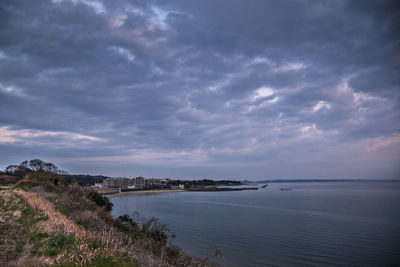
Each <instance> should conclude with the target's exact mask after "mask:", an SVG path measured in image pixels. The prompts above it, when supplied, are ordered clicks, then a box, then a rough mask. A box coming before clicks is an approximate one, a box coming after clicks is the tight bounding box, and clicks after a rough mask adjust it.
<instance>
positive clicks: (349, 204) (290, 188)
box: [111, 181, 400, 266]
mask: <svg viewBox="0 0 400 267" xmlns="http://www.w3.org/2000/svg"><path fill="white" fill-rule="evenodd" d="M253 186H254V185H253ZM258 186H259V187H260V188H259V190H254V191H253V190H251V191H250V190H248V191H228V192H165V193H149V194H147V193H141V194H127V195H121V196H118V197H114V198H111V201H112V203H113V204H114V207H113V211H112V214H113V216H119V215H123V214H128V215H133V214H136V215H137V214H139V216H141V217H142V218H145V219H149V218H151V217H156V218H158V219H159V220H160V222H161V223H165V224H167V225H168V226H169V228H170V229H171V230H172V231H173V232H174V233H175V234H176V237H175V239H173V240H172V243H171V244H172V245H177V246H179V247H180V248H181V249H182V250H183V251H185V252H186V253H188V254H190V255H193V256H196V257H200V258H204V259H205V258H209V261H211V262H214V263H218V264H220V265H222V266H400V182H396V181H386V182H371V181H368V182H360V181H358V182H293V183H290V182H289V183H287V182H286V183H270V184H268V186H267V187H266V188H261V184H260V185H258ZM215 254H217V255H216V256H215Z"/></svg>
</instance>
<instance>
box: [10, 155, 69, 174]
mask: <svg viewBox="0 0 400 267" xmlns="http://www.w3.org/2000/svg"><path fill="white" fill-rule="evenodd" d="M39 171H43V172H50V173H54V174H59V175H66V174H67V172H66V171H63V170H60V169H59V168H58V167H57V166H56V165H54V164H53V163H51V162H45V161H43V160H40V159H32V160H29V161H27V160H24V161H23V162H21V163H20V164H19V165H9V166H8V167H6V168H5V173H6V174H8V175H14V176H23V175H24V174H26V173H28V172H39Z"/></svg>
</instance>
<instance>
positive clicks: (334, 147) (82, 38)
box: [0, 0, 400, 178]
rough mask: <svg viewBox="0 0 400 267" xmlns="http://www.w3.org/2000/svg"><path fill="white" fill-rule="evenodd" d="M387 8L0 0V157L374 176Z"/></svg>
mask: <svg viewBox="0 0 400 267" xmlns="http://www.w3.org/2000/svg"><path fill="white" fill-rule="evenodd" d="M399 17H400V14H399V7H398V4H397V3H396V1H246V3H244V2H243V1H229V2H227V1H168V2H166V1H123V0H120V1H104V2H102V1H94V0H93V1H92V0H73V1H72V0H71V1H69V0H57V1H47V0H40V1H34V2H29V1H28V2H27V1H2V3H1V4H0V144H1V146H2V148H3V149H1V151H2V152H1V154H0V158H1V163H2V164H4V165H6V164H9V163H12V162H9V160H10V159H11V158H12V159H14V158H15V159H21V160H23V159H25V158H26V155H29V156H31V155H32V157H33V156H36V157H43V158H54V159H55V161H57V159H59V161H60V162H61V163H62V164H63V163H65V164H67V162H68V166H69V167H70V168H72V170H74V166H78V165H79V166H80V167H79V168H77V169H79V170H82V162H87V164H89V165H90V166H95V165H96V161H99V162H101V164H102V166H104V171H105V172H108V173H113V172H116V173H115V174H116V175H117V174H118V168H117V167H116V166H119V167H120V165H118V164H117V165H115V162H121V164H127V165H129V164H132V166H135V168H136V167H138V166H148V167H147V169H146V171H149V170H152V171H151V174H152V175H155V174H159V175H160V176H165V175H163V173H161V172H167V173H168V172H169V173H171V174H172V175H174V176H177V175H179V170H182V172H181V173H182V175H187V176H192V177H195V176H198V175H207V176H210V177H213V176H218V177H223V176H224V175H226V176H231V175H233V176H235V175H236V176H237V175H242V172H238V170H237V166H238V164H239V165H240V164H241V163H246V164H247V166H253V167H252V168H251V170H248V174H249V175H250V176H254V177H260V176H261V177H262V176H264V175H271V176H275V177H288V176H292V177H293V176H296V177H300V176H302V177H304V176H313V175H315V174H313V173H318V175H320V173H322V171H321V170H318V171H315V167H312V168H311V167H310V168H308V169H307V167H303V168H299V167H298V169H301V170H302V171H301V173H298V174H296V173H295V172H282V173H280V172H279V168H281V167H282V168H285V166H288V165H293V166H299V164H303V166H311V165H313V164H318V162H320V161H331V162H333V163H332V164H334V166H335V167H332V168H329V169H330V173H326V175H325V177H333V176H335V175H338V174H339V173H340V175H342V174H346V173H348V176H349V177H350V176H351V175H353V174H354V173H357V175H359V176H363V175H368V174H370V173H374V177H375V176H376V172H372V171H371V167H370V166H371V164H372V163H371V162H374V163H373V164H372V165H373V166H376V168H375V169H376V170H378V169H382V166H387V165H388V163H387V162H388V159H389V155H390V157H392V159H391V160H393V153H385V152H384V151H385V149H386V148H387V147H396V148H398V147H399V146H400V124H399V117H400V116H399V115H400V113H399V97H400V91H399V84H400V78H399V77H400V76H399V75H398V73H399V62H400V60H399V59H400V55H399V39H398V38H397V35H396V33H397V29H398V28H399V26H400V24H399V19H398V18H399ZM349 150H351V151H352V153H348V152H349ZM353 154H354V155H353ZM350 155H351V156H350ZM363 155H367V156H368V157H367V156H363ZM394 155H395V158H396V159H399V155H398V154H394ZM335 157H337V158H340V160H339V161H337V160H334V158H335ZM352 157H353V158H354V157H359V158H360V160H361V161H362V162H361V163H360V164H361V165H357V166H362V164H365V166H366V165H368V166H369V167H368V168H365V171H364V170H363V168H360V167H357V168H358V171H356V170H353V169H351V168H349V167H348V162H349V160H351V159H352ZM300 158H301V159H309V160H308V161H302V162H301V163H298V161H299V159H300ZM74 162H75V163H74ZM78 162H79V164H78ZM105 162H108V163H105ZM74 164H76V165H74ZM99 164H100V163H99ZM107 164H109V165H107ZM296 164H297V165H296ZM335 164H336V165H335ZM385 164H386V165H385ZM389 165H390V164H389ZM107 166H109V167H107ZM149 166H151V167H149ZM166 166H169V168H170V169H169V171H168V170H166V169H168V168H166ZM272 166H273V167H272ZM342 167H343V168H342ZM190 168H192V170H193V173H192V174H189V173H190V171H189V169H190ZM335 168H336V169H338V168H342V170H341V171H340V172H336V173H335V171H334V170H335ZM157 170H159V172H157ZM307 170H308V171H307ZM346 171H347V172H346ZM387 172H389V173H392V177H395V176H396V175H397V174H398V173H399V169H398V167H396V166H395V164H392V165H390V170H388V171H387ZM385 173H386V172H385ZM345 176H346V175H345ZM378 176H379V175H378ZM215 178H217V177H215Z"/></svg>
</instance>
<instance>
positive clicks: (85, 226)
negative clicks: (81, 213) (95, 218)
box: [76, 218, 89, 230]
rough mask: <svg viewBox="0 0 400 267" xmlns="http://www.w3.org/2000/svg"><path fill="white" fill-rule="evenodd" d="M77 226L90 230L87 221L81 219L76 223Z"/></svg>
mask: <svg viewBox="0 0 400 267" xmlns="http://www.w3.org/2000/svg"><path fill="white" fill-rule="evenodd" d="M76 224H77V225H79V226H81V227H83V228H84V229H86V230H88V229H89V223H88V222H87V221H85V220H82V219H81V218H79V219H78V220H77V221H76Z"/></svg>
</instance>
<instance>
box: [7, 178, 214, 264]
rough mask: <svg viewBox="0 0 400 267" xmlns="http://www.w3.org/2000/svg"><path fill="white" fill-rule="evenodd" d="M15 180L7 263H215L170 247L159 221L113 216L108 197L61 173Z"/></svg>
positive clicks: (10, 198)
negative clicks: (64, 177)
mask: <svg viewBox="0 0 400 267" xmlns="http://www.w3.org/2000/svg"><path fill="white" fill-rule="evenodd" d="M8 178H9V177H8ZM3 181H4V179H3ZM8 181H10V179H9V180H8ZM15 181H17V182H16V183H15V184H8V185H7V186H2V187H1V190H0V214H1V217H0V223H1V224H0V225H1V226H0V240H1V243H0V261H1V262H2V263H4V264H5V265H8V266H25V265H33V266H37V265H60V266H77V265H78V266H211V265H212V264H210V263H208V262H207V261H206V260H200V259H197V258H194V257H191V256H188V255H186V254H184V253H183V252H182V251H181V250H180V249H179V248H177V247H173V246H170V245H169V241H170V240H171V239H172V238H173V236H174V235H173V233H171V232H170V231H169V229H168V228H167V227H166V225H163V224H161V223H160V222H159V221H158V220H156V219H151V220H149V221H145V220H142V219H140V218H132V217H130V216H128V215H124V216H121V217H120V218H113V217H112V216H111V213H110V211H111V208H112V204H111V203H110V202H109V201H108V199H107V198H104V197H102V196H101V195H98V194H97V193H95V192H93V191H91V190H90V189H89V188H86V187H82V186H79V185H77V184H71V183H68V182H66V181H64V180H62V177H61V176H59V175H57V174H54V173H50V172H47V171H36V172H28V173H25V174H24V176H23V177H19V178H18V179H16V180H15Z"/></svg>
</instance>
